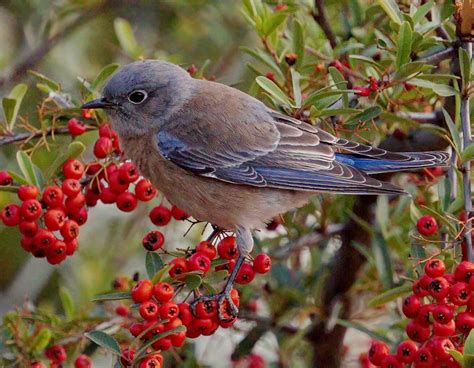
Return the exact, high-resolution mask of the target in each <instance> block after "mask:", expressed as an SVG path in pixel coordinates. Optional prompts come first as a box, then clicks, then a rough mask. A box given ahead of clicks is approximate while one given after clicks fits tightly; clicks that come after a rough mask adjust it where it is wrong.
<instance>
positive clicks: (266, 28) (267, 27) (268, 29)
mask: <svg viewBox="0 0 474 368" xmlns="http://www.w3.org/2000/svg"><path fill="white" fill-rule="evenodd" d="M287 17H288V13H285V12H276V13H273V14H271V15H270V16H269V17H266V18H265V20H264V21H263V27H262V33H263V36H265V37H268V36H270V35H271V34H272V33H273V32H274V31H275V30H276V29H277V28H278V27H279V26H281V25H282V24H283V23H284V22H285V20H286V18H287Z"/></svg>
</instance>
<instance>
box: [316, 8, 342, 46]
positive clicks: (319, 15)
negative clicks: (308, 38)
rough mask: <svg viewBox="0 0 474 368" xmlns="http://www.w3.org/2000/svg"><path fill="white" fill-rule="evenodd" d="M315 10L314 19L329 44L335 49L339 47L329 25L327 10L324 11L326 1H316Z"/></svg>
mask: <svg viewBox="0 0 474 368" xmlns="http://www.w3.org/2000/svg"><path fill="white" fill-rule="evenodd" d="M314 8H315V9H314V11H313V13H312V16H313V19H314V20H315V21H316V23H318V24H319V26H320V27H321V29H322V30H323V32H324V34H325V35H326V38H327V39H328V41H329V44H330V45H331V47H332V48H333V49H334V48H335V47H336V46H337V41H336V36H335V35H334V33H333V31H332V29H331V26H330V25H329V22H328V18H327V15H326V10H325V9H324V0H314Z"/></svg>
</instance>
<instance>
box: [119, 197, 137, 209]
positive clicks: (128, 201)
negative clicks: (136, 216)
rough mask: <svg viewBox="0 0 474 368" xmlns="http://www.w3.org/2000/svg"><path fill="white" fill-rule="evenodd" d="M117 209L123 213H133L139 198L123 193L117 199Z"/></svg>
mask: <svg viewBox="0 0 474 368" xmlns="http://www.w3.org/2000/svg"><path fill="white" fill-rule="evenodd" d="M116 203H117V208H118V209H119V210H120V211H123V212H132V211H133V210H134V209H135V208H137V197H135V194H133V193H130V192H123V193H121V194H119V195H118V197H117V202H116Z"/></svg>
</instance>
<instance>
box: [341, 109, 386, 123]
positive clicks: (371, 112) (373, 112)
mask: <svg viewBox="0 0 474 368" xmlns="http://www.w3.org/2000/svg"><path fill="white" fill-rule="evenodd" d="M381 113H382V107H380V106H379V105H375V106H370V107H368V108H366V109H365V110H364V111H362V112H360V113H358V114H357V115H355V116H353V117H352V118H350V119H349V120H348V121H347V122H346V123H345V124H344V125H352V124H359V123H360V122H364V121H368V120H372V119H375V118H376V117H378V116H379V115H380V114H381Z"/></svg>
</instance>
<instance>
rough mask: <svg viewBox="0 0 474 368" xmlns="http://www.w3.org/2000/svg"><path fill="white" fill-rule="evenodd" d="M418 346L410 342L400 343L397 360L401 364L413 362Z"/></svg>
mask: <svg viewBox="0 0 474 368" xmlns="http://www.w3.org/2000/svg"><path fill="white" fill-rule="evenodd" d="M417 351H418V345H416V344H415V343H414V342H413V341H411V340H405V341H403V342H401V343H400V344H399V345H398V347H397V358H398V360H399V361H400V362H403V363H407V364H409V363H412V362H413V361H414V360H415V356H416V352H417Z"/></svg>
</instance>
